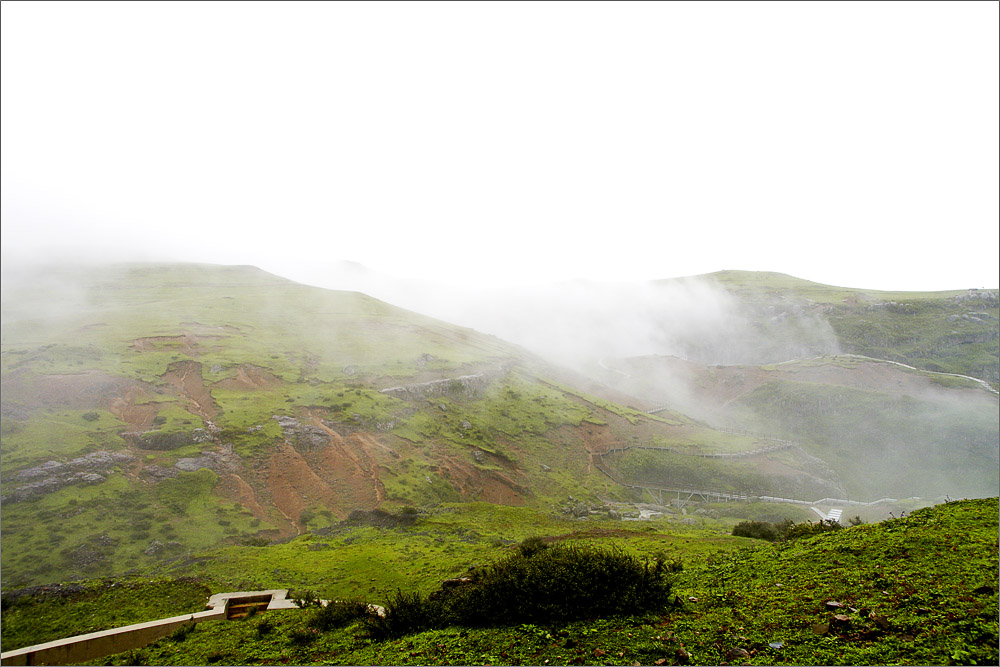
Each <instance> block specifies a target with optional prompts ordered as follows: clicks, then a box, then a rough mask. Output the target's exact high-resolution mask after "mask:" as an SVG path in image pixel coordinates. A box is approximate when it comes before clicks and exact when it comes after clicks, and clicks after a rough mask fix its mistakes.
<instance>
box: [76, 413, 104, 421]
mask: <svg viewBox="0 0 1000 667" xmlns="http://www.w3.org/2000/svg"><path fill="white" fill-rule="evenodd" d="M80 416H81V417H83V418H84V419H85V420H87V421H89V422H95V421H97V420H98V419H100V418H101V415H99V414H98V413H96V412H93V411H90V412H84V413H83V414H82V415H80Z"/></svg>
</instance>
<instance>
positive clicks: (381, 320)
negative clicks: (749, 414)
mask: <svg viewBox="0 0 1000 667" xmlns="http://www.w3.org/2000/svg"><path fill="white" fill-rule="evenodd" d="M3 289H4V293H3V328H2V342H3V345H2V356H0V361H2V384H3V386H2V405H0V408H2V421H0V425H2V444H0V454H2V459H3V495H2V499H3V519H4V520H3V532H2V539H3V549H2V557H3V577H4V582H6V583H10V582H16V583H41V582H44V581H48V580H51V579H62V580H64V579H68V578H73V577H81V576H95V575H104V574H111V573H120V572H124V571H128V570H130V569H133V568H136V567H142V566H144V565H148V564H149V563H151V562H172V561H173V560H178V559H179V560H181V561H183V560H184V559H186V558H188V557H189V555H190V554H191V553H192V550H196V549H199V548H204V547H207V546H212V545H215V544H219V543H236V544H239V543H243V542H250V543H257V542H259V541H263V542H267V541H269V540H274V539H282V538H286V537H290V536H294V535H297V534H300V533H303V532H306V531H311V530H320V529H323V528H325V527H329V526H330V525H332V524H333V523H335V522H337V521H338V520H342V519H344V518H346V517H348V516H349V515H350V513H351V512H353V511H355V510H371V509H374V508H378V507H400V506H404V505H414V506H422V505H431V504H435V503H439V502H442V501H488V502H491V503H502V504H511V505H518V504H535V505H538V504H545V503H551V502H553V501H562V500H564V499H565V498H567V497H569V496H570V495H573V496H575V497H577V498H587V499H596V497H597V494H598V493H600V494H602V495H603V496H606V497H610V498H621V499H627V498H629V497H631V493H632V492H630V491H628V490H626V489H624V488H622V487H619V486H617V485H616V484H614V483H613V482H612V481H611V480H609V479H608V477H607V476H606V473H605V472H602V470H601V465H600V464H601V459H600V456H601V454H602V453H603V452H606V451H607V450H609V449H611V448H614V447H620V446H621V445H622V444H623V443H634V444H642V443H651V442H659V443H670V444H671V446H672V447H674V448H679V449H680V450H682V451H687V450H689V449H691V450H694V449H697V450H699V451H703V450H710V451H716V450H717V451H725V452H732V451H735V452H739V451H750V450H754V449H757V448H759V444H758V443H757V442H755V440H754V439H753V438H750V437H746V436H740V435H734V434H730V433H724V432H719V431H714V430H711V429H708V428H705V427H704V426H701V425H698V424H696V423H694V422H692V421H691V420H690V419H688V418H686V417H684V416H683V415H681V414H678V413H671V412H663V413H659V414H657V415H649V414H646V413H644V412H643V411H642V409H643V408H649V407H654V406H652V405H645V404H643V403H642V402H641V400H639V399H634V398H630V397H628V396H625V395H621V394H618V395H616V394H614V392H612V391H611V390H609V389H606V388H604V387H601V386H599V385H596V384H595V383H593V382H592V381H589V380H586V379H584V378H583V377H581V376H579V375H575V374H574V373H573V372H571V371H568V370H565V369H560V368H558V367H555V366H551V365H549V364H547V363H546V362H545V361H543V360H541V359H539V358H538V357H536V356H534V355H532V354H530V353H528V352H526V351H525V350H523V349H522V348H519V347H517V346H514V345H511V344H508V343H505V342H503V341H501V340H499V339H497V338H495V337H492V336H488V335H484V334H480V333H478V332H476V331H473V330H469V329H464V328H461V327H457V326H453V325H450V324H447V323H445V322H441V321H438V320H433V319H431V318H428V317H425V316H422V315H419V314H417V313H413V312H409V311H405V310H402V309H400V308H396V307H394V306H391V305H389V304H386V303H384V302H381V301H378V300H376V299H373V298H371V297H368V296H365V295H363V294H360V293H357V292H335V291H330V290H323V289H319V288H314V287H307V286H304V285H300V284H296V283H293V282H291V281H288V280H284V279H282V278H279V277H277V276H273V275H270V274H266V273H264V272H262V271H259V270H257V269H254V268H252V267H217V266H199V265H132V266H118V267H94V268H90V269H71V268H62V269H57V270H50V271H45V272H41V273H37V274H22V275H20V276H14V277H10V276H8V277H5V280H4V283H3ZM628 404H632V405H633V406H635V407H629V406H628ZM778 456H779V455H778V454H775V457H778ZM780 458H781V465H782V468H781V470H780V472H775V473H774V474H771V475H769V476H766V477H764V476H762V477H761V478H760V480H761V484H763V485H764V486H762V487H761V489H760V491H761V492H769V493H772V494H773V493H778V492H780V491H781V490H782V489H787V488H797V487H796V486H795V485H796V484H797V481H796V480H798V479H799V478H801V477H803V476H804V475H810V474H812V472H810V471H811V470H812V468H811V466H812V465H813V461H812V459H810V458H808V457H805V456H799V455H797V454H795V453H788V452H785V453H782V454H780ZM769 460H770V457H769V456H763V457H755V458H754V460H753V462H751V463H750V464H748V465H749V466H750V467H754V468H756V467H759V466H766V465H767V464H768V461H769ZM807 469H808V470H807ZM735 477H736V475H735V474H734V473H733V472H732V471H730V472H728V473H725V474H722V475H721V476H720V477H719V478H718V481H719V483H721V484H723V485H725V486H727V488H729V487H733V488H735V486H736V484H737V481H736V479H735ZM820 483H821V485H822V486H823V490H824V492H825V493H826V495H829V494H832V493H835V492H836V491H837V490H838V486H837V484H836V481H835V480H820Z"/></svg>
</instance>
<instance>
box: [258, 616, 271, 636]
mask: <svg viewBox="0 0 1000 667" xmlns="http://www.w3.org/2000/svg"><path fill="white" fill-rule="evenodd" d="M254 630H256V631H257V638H258V639H260V638H262V637H264V636H266V635H268V634H270V632H271V630H274V624H273V623H271V621H270V619H268V618H267V617H266V616H265V617H264V618H262V619H260V621H258V622H257V626H256V627H255V628H254Z"/></svg>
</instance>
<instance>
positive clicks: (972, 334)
mask: <svg viewBox="0 0 1000 667" xmlns="http://www.w3.org/2000/svg"><path fill="white" fill-rule="evenodd" d="M703 278H707V279H710V280H713V281H715V282H717V283H718V284H720V285H721V286H722V287H724V288H725V289H726V290H727V291H729V292H730V293H732V294H734V295H735V296H737V297H738V298H739V299H740V300H741V301H743V302H744V303H745V304H746V305H747V306H748V308H749V311H750V312H751V313H755V314H756V318H757V320H758V322H759V324H760V326H761V327H762V328H767V325H766V322H767V319H768V318H769V316H771V315H773V314H774V311H768V310H767V308H768V307H769V306H771V307H777V309H778V310H779V311H780V310H785V309H788V308H791V307H794V306H799V307H802V308H804V309H805V310H806V312H810V313H815V314H819V315H820V316H821V317H822V318H823V319H824V320H825V321H827V322H828V323H829V324H830V325H831V326H832V327H833V330H834V331H835V332H836V335H837V338H838V339H839V342H840V345H841V349H842V351H843V352H849V353H853V354H862V355H865V356H870V357H875V358H877V359H889V360H892V361H899V362H901V363H905V364H909V365H911V366H916V367H918V368H924V369H927V370H932V371H940V372H945V373H958V374H960V375H969V376H972V377H976V378H979V379H981V380H986V381H987V382H989V383H990V384H992V385H993V387H994V388H996V387H998V386H1000V335H998V318H1000V302H998V300H997V298H996V290H992V294H993V296H992V298H986V299H982V298H974V299H970V298H968V295H969V291H968V290H953V291H943V292H883V291H877V290H860V289H853V288H846V287H834V286H831V285H821V284H819V283H813V282H809V281H806V280H801V279H798V278H793V277H792V276H787V275H784V274H780V273H769V272H752V271H721V272H718V273H712V274H708V275H706V276H703ZM986 292H989V290H986V291H984V293H986ZM969 313H986V314H987V315H988V317H987V318H981V319H983V321H979V322H977V321H974V320H970V319H967V318H963V316H964V315H967V314H969Z"/></svg>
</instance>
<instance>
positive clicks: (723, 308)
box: [307, 264, 1000, 388]
mask: <svg viewBox="0 0 1000 667" xmlns="http://www.w3.org/2000/svg"><path fill="white" fill-rule="evenodd" d="M307 279H308V280H311V281H313V282H315V284H322V285H324V286H327V287H332V288H336V289H357V290H360V291H363V292H365V293H368V294H372V295H374V296H377V297H379V298H381V299H384V300H386V301H389V302H391V303H395V304H398V305H402V306H404V307H407V308H410V309H412V310H416V311H418V312H422V313H426V314H431V315H433V316H435V317H439V318H441V319H444V320H446V321H449V322H456V323H459V324H462V325H464V326H469V327H472V328H475V329H477V330H479V331H484V332H489V333H492V334H494V335H497V336H499V337H500V338H503V339H504V340H508V341H512V342H515V343H518V344H520V345H523V346H525V347H527V348H528V349H530V350H532V351H534V352H537V353H539V354H541V355H542V356H544V357H546V358H548V359H553V360H558V361H559V362H560V363H564V364H568V365H572V366H576V367H578V368H585V369H587V370H588V371H590V370H594V369H595V366H596V364H597V362H599V360H600V359H602V358H604V357H626V356H642V355H651V354H659V355H671V356H677V357H681V358H684V359H691V360H694V361H699V362H701V363H705V364H710V365H714V364H766V363H776V362H781V361H787V360H789V359H799V358H809V357H816V356H820V355H825V354H838V353H852V354H861V355H865V356H870V357H875V358H878V359H889V360H892V361H898V362H901V363H905V364H909V365H912V366H916V367H918V368H924V369H927V370H933V371H940V372H947V373H957V374H961V375H969V376H972V377H976V378H979V379H981V380H985V381H987V382H989V383H991V384H992V385H993V386H994V388H996V387H997V386H1000V319H998V318H1000V300H998V296H997V290H995V289H994V290H952V291H943V292H884V291H877V290H862V289H853V288H845V287H835V286H830V285H821V284H818V283H813V282H809V281H807V280H802V279H799V278H794V277H792V276H788V275H784V274H780V273H770V272H753V271H720V272H717V273H712V274H706V275H701V276H691V277H686V278H672V279H667V280H659V281H653V282H627V283H595V282H589V281H583V280H580V281H572V282H566V283H558V284H549V285H533V286H530V287H516V288H504V289H499V288H494V289H480V290H474V289H471V288H464V287H462V286H460V285H445V284H430V283H422V284H415V283H413V282H411V281H405V280H401V279H397V278H393V277H391V276H387V275H384V274H381V273H378V272H376V271H372V270H368V269H366V268H365V267H362V266H359V265H355V264H342V265H335V266H333V267H332V268H329V269H327V270H326V271H325V272H314V273H311V274H308V275H307Z"/></svg>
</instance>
